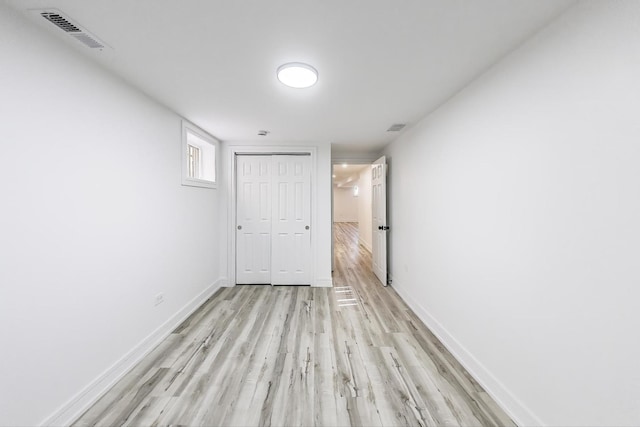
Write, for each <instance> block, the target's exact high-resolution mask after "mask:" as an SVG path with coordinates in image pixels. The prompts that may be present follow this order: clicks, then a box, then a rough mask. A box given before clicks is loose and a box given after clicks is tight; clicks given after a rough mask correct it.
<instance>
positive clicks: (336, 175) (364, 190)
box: [332, 156, 389, 286]
mask: <svg viewBox="0 0 640 427" xmlns="http://www.w3.org/2000/svg"><path fill="white" fill-rule="evenodd" d="M386 181H387V164H386V158H385V157H384V156H382V157H381V158H379V159H378V160H376V161H375V162H373V163H358V164H349V163H337V164H334V165H333V171H332V182H333V185H332V189H333V197H332V217H333V226H334V227H333V230H334V232H333V239H332V247H333V254H334V258H333V261H334V265H335V259H336V258H335V255H336V251H335V246H336V239H337V233H336V230H338V228H340V229H349V230H351V231H350V232H349V233H348V234H355V236H356V238H355V239H352V242H357V243H355V247H354V248H353V249H354V251H357V250H358V246H362V247H364V249H366V251H367V252H368V253H369V254H370V255H371V258H372V263H371V265H372V271H373V273H374V274H375V276H376V277H377V278H378V280H379V281H380V283H381V284H382V285H383V286H387V284H388V277H387V233H388V231H389V226H388V224H387V201H386V199H387V197H386V195H387V189H386ZM343 231H344V230H343Z"/></svg>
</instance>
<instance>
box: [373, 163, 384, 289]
mask: <svg viewBox="0 0 640 427" xmlns="http://www.w3.org/2000/svg"><path fill="white" fill-rule="evenodd" d="M371 191H372V193H371V201H372V205H373V206H372V215H373V218H372V219H373V220H372V221H371V224H372V227H373V244H372V261H373V272H374V273H375V275H376V277H377V278H378V279H379V280H380V282H382V284H383V285H384V286H387V230H388V227H387V161H386V158H385V157H384V156H382V157H380V158H379V159H378V160H376V161H375V162H374V163H373V164H372V165H371Z"/></svg>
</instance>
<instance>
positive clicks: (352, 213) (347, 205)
mask: <svg viewBox="0 0 640 427" xmlns="http://www.w3.org/2000/svg"><path fill="white" fill-rule="evenodd" d="M333 222H358V197H356V196H354V195H353V187H338V186H336V185H334V186H333Z"/></svg>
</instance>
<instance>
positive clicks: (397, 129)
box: [387, 123, 406, 132]
mask: <svg viewBox="0 0 640 427" xmlns="http://www.w3.org/2000/svg"><path fill="white" fill-rule="evenodd" d="M405 126H406V124H405V123H395V124H392V125H391V126H389V129H387V132H400V131H401V130H402V129H404V127H405Z"/></svg>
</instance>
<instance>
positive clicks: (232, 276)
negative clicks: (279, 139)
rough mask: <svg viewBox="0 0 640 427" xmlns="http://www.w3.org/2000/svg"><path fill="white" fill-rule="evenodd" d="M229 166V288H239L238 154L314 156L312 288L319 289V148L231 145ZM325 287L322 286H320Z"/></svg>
mask: <svg viewBox="0 0 640 427" xmlns="http://www.w3.org/2000/svg"><path fill="white" fill-rule="evenodd" d="M228 147H229V150H228V152H227V156H228V157H227V162H226V163H227V165H229V173H228V175H227V178H228V181H227V182H229V184H230V185H229V204H228V221H227V223H228V225H229V227H228V229H227V233H228V234H227V236H229V238H228V239H227V240H228V243H229V248H228V256H227V268H228V270H227V271H228V275H229V276H228V277H229V283H228V285H229V286H236V255H237V254H236V226H237V224H236V190H237V189H236V155H237V154H252V155H265V156H268V155H278V154H279V155H283V154H298V155H300V154H308V155H309V156H310V157H311V160H310V163H311V236H310V238H311V254H310V256H311V266H310V269H311V271H310V272H309V274H310V277H311V286H312V287H314V286H316V282H317V281H318V278H317V277H316V271H318V269H317V267H316V263H317V259H318V257H317V256H316V255H317V254H318V234H317V233H318V218H317V216H318V215H317V208H318V190H317V186H318V176H317V175H318V167H317V163H318V153H317V148H316V147H313V146H297V145H296V146H294V145H291V146H288V145H228ZM321 286H323V285H321Z"/></svg>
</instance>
